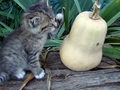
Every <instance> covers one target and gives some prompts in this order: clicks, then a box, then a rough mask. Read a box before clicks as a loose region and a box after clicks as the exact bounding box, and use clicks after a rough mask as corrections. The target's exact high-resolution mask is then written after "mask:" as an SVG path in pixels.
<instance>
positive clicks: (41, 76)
mask: <svg viewBox="0 0 120 90" xmlns="http://www.w3.org/2000/svg"><path fill="white" fill-rule="evenodd" d="M44 76H45V71H44V70H42V71H41V73H40V74H39V75H35V78H36V79H41V78H43V77H44Z"/></svg>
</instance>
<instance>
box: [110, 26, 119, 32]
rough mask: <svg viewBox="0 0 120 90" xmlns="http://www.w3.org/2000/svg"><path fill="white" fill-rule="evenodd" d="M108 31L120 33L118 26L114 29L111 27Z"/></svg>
mask: <svg viewBox="0 0 120 90" xmlns="http://www.w3.org/2000/svg"><path fill="white" fill-rule="evenodd" d="M108 31H109V32H110V31H111V32H114V31H120V27H118V26H117V27H116V26H114V27H109V28H108Z"/></svg>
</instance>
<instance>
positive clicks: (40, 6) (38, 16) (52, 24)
mask: <svg viewBox="0 0 120 90" xmlns="http://www.w3.org/2000/svg"><path fill="white" fill-rule="evenodd" d="M22 24H23V25H24V27H25V28H26V29H28V30H30V32H32V33H33V34H37V33H49V32H51V31H53V30H55V28H56V27H57V22H56V21H55V15H54V13H53V11H52V9H51V7H50V6H49V5H48V0H41V1H40V2H38V3H36V4H34V5H32V6H31V7H29V8H28V9H27V10H26V11H25V12H24V14H23V23H22Z"/></svg>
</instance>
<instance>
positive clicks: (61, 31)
mask: <svg viewBox="0 0 120 90" xmlns="http://www.w3.org/2000/svg"><path fill="white" fill-rule="evenodd" d="M64 31H65V24H63V25H62V27H61V29H60V31H59V33H58V35H57V38H60V37H61V36H62V35H63V33H64Z"/></svg>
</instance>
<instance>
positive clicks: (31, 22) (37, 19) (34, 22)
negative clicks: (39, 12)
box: [28, 16, 43, 28]
mask: <svg viewBox="0 0 120 90" xmlns="http://www.w3.org/2000/svg"><path fill="white" fill-rule="evenodd" d="M42 21H43V20H42V19H41V18H40V17H38V16H34V17H29V18H28V24H29V26H31V27H32V28H36V27H37V26H39V25H40V24H41V22H42Z"/></svg>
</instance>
